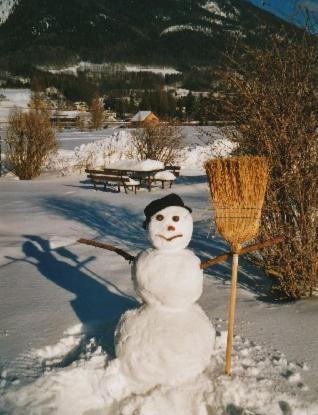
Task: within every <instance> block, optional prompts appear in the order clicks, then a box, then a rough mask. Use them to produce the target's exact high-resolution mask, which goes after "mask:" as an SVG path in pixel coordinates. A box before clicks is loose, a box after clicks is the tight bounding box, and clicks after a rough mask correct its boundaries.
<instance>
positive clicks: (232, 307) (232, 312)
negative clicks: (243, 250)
mask: <svg viewBox="0 0 318 415" xmlns="http://www.w3.org/2000/svg"><path fill="white" fill-rule="evenodd" d="M238 258H239V254H238V253H233V262H232V276H231V296H230V308H229V320H228V325H227V344H226V356H225V373H226V374H227V375H230V374H231V358H232V348H233V336H234V321H235V305H236V290H237V270H238Z"/></svg>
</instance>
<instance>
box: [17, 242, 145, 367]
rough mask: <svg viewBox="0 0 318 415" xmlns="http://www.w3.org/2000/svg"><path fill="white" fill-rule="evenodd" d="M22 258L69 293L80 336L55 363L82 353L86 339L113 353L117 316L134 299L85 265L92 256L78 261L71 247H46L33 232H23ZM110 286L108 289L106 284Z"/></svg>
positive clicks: (64, 363) (66, 361) (132, 305)
mask: <svg viewBox="0 0 318 415" xmlns="http://www.w3.org/2000/svg"><path fill="white" fill-rule="evenodd" d="M24 237H25V238H26V241H25V242H24V243H23V246H22V251H23V253H24V255H25V258H24V259H23V261H25V262H28V263H29V264H32V265H34V266H36V267H37V269H38V271H39V272H40V273H41V274H42V275H43V277H45V278H46V279H48V280H49V281H51V282H53V283H54V284H56V285H58V286H59V287H61V288H63V289H64V290H66V291H68V292H70V293H72V294H73V295H74V298H73V299H71V300H70V304H71V306H72V308H73V310H74V312H75V314H76V316H77V317H78V319H79V321H80V322H81V323H82V330H81V334H82V338H81V341H80V342H79V344H78V345H77V346H76V347H75V348H74V349H72V350H71V351H70V352H69V353H68V354H67V355H66V356H64V358H63V360H62V361H61V362H59V363H58V364H57V365H56V366H68V365H69V364H70V363H72V362H73V361H74V360H77V358H78V357H79V356H80V355H81V354H82V353H84V352H85V348H86V347H87V344H88V343H89V342H90V339H92V338H94V342H95V344H96V347H97V346H102V348H103V350H104V351H105V352H106V353H107V354H108V355H109V356H110V357H113V356H114V332H115V328H116V325H117V323H118V321H119V319H120V317H121V315H122V314H123V313H124V312H125V311H127V310H128V309H132V308H135V307H137V306H138V303H137V301H136V300H135V299H134V298H133V297H130V296H128V295H126V294H125V293H124V292H122V291H121V290H120V289H119V288H118V287H116V286H115V285H114V284H113V283H111V282H110V281H108V280H107V279H105V277H104V276H103V278H101V277H99V276H98V275H97V274H95V273H94V272H93V271H92V270H90V268H89V267H88V266H87V264H88V263H90V262H92V261H94V259H95V257H88V258H87V259H86V260H84V261H80V260H79V258H78V256H77V255H76V254H74V253H73V252H72V251H71V250H69V249H67V248H65V247H62V248H58V249H55V250H52V249H50V245H49V241H47V240H45V239H43V238H41V237H40V236H37V235H24ZM109 286H111V287H112V291H110V290H109V289H108V287H109Z"/></svg>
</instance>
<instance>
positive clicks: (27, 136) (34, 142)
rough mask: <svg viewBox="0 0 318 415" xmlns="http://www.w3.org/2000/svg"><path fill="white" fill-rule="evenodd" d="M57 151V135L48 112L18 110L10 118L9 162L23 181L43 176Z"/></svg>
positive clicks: (8, 138) (7, 139) (8, 136)
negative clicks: (46, 162) (49, 161)
mask: <svg viewBox="0 0 318 415" xmlns="http://www.w3.org/2000/svg"><path fill="white" fill-rule="evenodd" d="M57 148H58V144H57V140H56V138H55V133H54V130H53V128H52V126H51V123H50V120H49V118H48V115H47V113H46V112H45V111H40V110H30V111H28V112H22V111H21V110H14V111H13V112H12V113H11V114H10V117H9V127H8V131H7V138H6V160H7V161H8V162H9V164H10V166H11V169H12V171H13V172H14V173H15V174H16V175H17V176H18V177H19V178H20V179H21V180H28V179H33V178H35V177H37V176H39V175H40V173H41V169H42V166H43V164H44V163H45V161H46V159H47V158H48V156H49V155H50V154H51V153H52V152H54V151H56V150H57Z"/></svg>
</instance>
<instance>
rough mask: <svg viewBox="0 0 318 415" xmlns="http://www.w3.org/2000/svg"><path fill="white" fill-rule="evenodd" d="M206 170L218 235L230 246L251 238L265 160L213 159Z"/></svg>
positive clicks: (258, 213)
mask: <svg viewBox="0 0 318 415" xmlns="http://www.w3.org/2000/svg"><path fill="white" fill-rule="evenodd" d="M205 168H206V172H207V175H208V177H209V183H210V190H211V195H212V200H213V207H214V210H215V222H216V226H217V229H218V231H219V233H220V234H221V235H222V236H223V238H224V239H225V240H227V241H228V242H229V243H230V244H231V245H232V246H237V245H241V244H242V243H244V242H247V241H249V240H250V239H252V238H254V237H255V236H256V235H257V233H258V229H259V222H260V218H261V210H262V206H263V202H264V196H265V190H266V185H267V180H268V163H267V159H266V158H264V157H252V156H240V157H231V158H227V159H212V160H209V161H208V162H207V163H206V164H205Z"/></svg>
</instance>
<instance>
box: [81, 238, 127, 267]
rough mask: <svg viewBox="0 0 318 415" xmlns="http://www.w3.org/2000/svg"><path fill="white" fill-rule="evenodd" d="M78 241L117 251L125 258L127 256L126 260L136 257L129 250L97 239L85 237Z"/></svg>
mask: <svg viewBox="0 0 318 415" xmlns="http://www.w3.org/2000/svg"><path fill="white" fill-rule="evenodd" d="M77 242H79V243H80V244H85V245H91V246H96V247H97V248H101V249H106V250H107V251H113V252H116V254H118V255H120V256H122V257H123V258H125V260H126V261H129V262H132V261H133V260H134V259H135V257H134V256H132V255H130V254H129V253H128V252H126V251H124V250H123V249H120V248H116V247H115V246H113V245H109V244H104V243H102V242H97V241H93V240H92V239H85V238H80V239H78V241H77Z"/></svg>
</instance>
